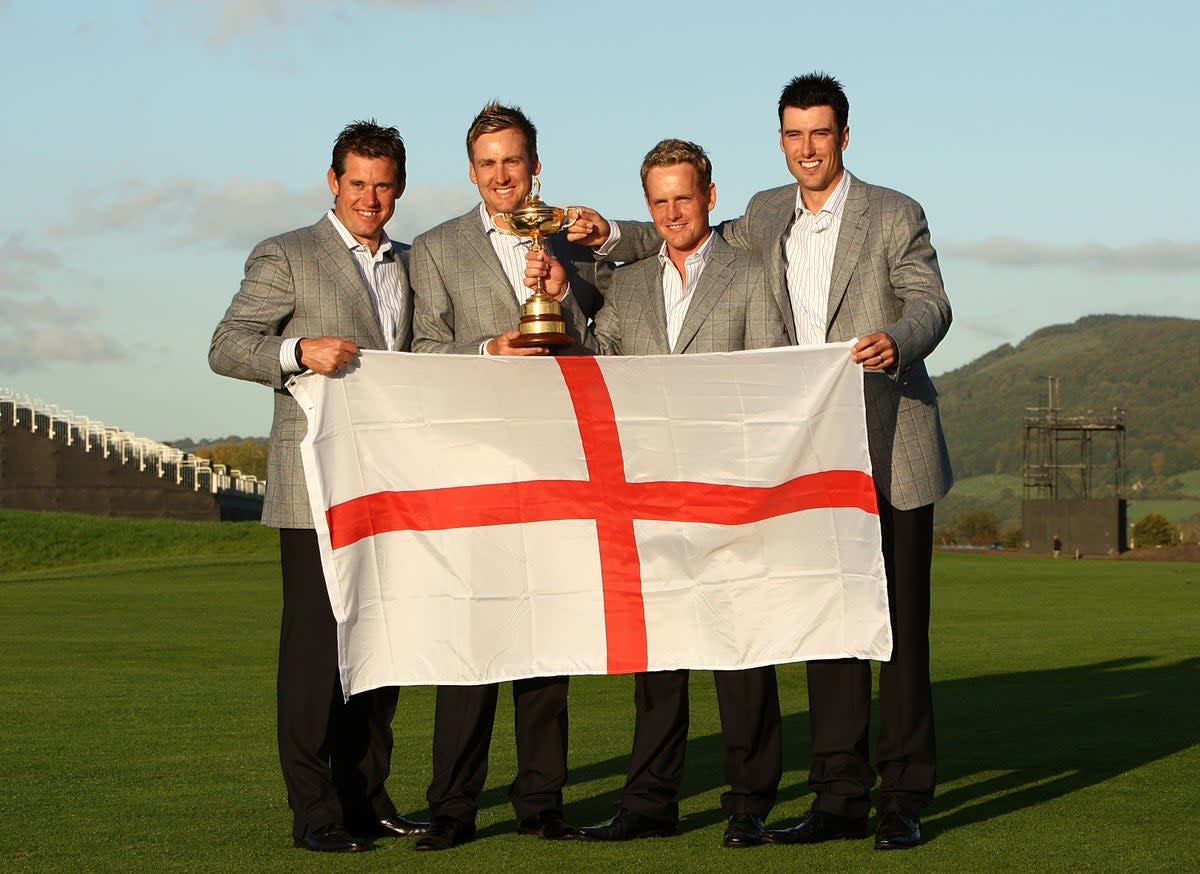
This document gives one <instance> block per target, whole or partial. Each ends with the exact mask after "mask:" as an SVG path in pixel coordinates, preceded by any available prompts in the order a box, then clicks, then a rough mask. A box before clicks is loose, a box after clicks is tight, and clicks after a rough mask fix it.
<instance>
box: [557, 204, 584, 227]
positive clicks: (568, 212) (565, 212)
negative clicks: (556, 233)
mask: <svg viewBox="0 0 1200 874" xmlns="http://www.w3.org/2000/svg"><path fill="white" fill-rule="evenodd" d="M572 212H574V213H575V217H574V218H571V213H572ZM563 215H564V216H566V218H567V220H566V221H565V222H563V224H562V227H561V228H559V230H560V231H565V230H566V229H567V228H569V227H571V225H573V224H575V222H577V221H579V220H580V219H581V218H583V211H582V210H580V208H579V207H577V206H568V207H567V208H566V209H565V210H563Z"/></svg>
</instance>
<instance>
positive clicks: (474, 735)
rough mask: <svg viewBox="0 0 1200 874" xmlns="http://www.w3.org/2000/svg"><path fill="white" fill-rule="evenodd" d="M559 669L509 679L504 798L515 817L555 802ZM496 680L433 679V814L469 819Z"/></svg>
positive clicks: (561, 709) (561, 762) (561, 767)
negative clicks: (508, 780)
mask: <svg viewBox="0 0 1200 874" xmlns="http://www.w3.org/2000/svg"><path fill="white" fill-rule="evenodd" d="M567 685H568V680H567V678H566V677H534V678H531V679H527V680H515V681H513V684H512V696H513V710H514V721H515V726H514V733H515V735H516V744H517V776H516V778H515V779H514V780H513V782H512V784H511V785H510V786H509V790H508V798H509V801H510V802H511V803H512V806H513V810H514V811H515V812H516V815H517V819H518V820H522V819H529V818H531V817H534V816H537V815H538V814H539V813H541V812H542V811H545V810H558V811H561V810H562V803H563V802H562V789H563V786H564V785H565V784H566V782H567ZM499 691H500V686H499V685H498V684H495V683H490V684H488V685H483V686H439V687H438V690H437V708H436V710H435V712H434V724H433V780H432V782H431V783H430V784H429V791H428V792H427V793H426V798H428V800H429V811H430V813H431V814H432V815H433V816H449V817H453V818H454V819H458V820H461V821H463V822H474V821H475V812H476V808H477V805H476V800H477V799H478V798H479V793H480V792H482V791H483V784H484V781H485V780H486V779H487V770H488V748H489V747H490V746H491V743H492V728H493V726H494V725H495V721H496V702H497V700H498V696H499Z"/></svg>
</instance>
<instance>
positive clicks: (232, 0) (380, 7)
mask: <svg viewBox="0 0 1200 874" xmlns="http://www.w3.org/2000/svg"><path fill="white" fill-rule="evenodd" d="M155 5H156V7H158V8H160V9H168V8H177V9H183V10H184V11H186V12H190V13H193V14H197V15H200V16H202V17H203V18H204V21H205V27H206V29H207V30H208V33H209V41H210V42H212V43H214V44H218V45H220V44H223V43H227V42H229V41H230V40H233V39H236V38H237V37H239V36H243V35H245V34H248V33H254V32H256V31H258V30H260V29H267V28H274V29H282V28H284V27H287V26H289V25H295V24H297V23H298V22H302V21H303V20H304V19H309V18H314V17H317V16H319V15H322V14H327V13H329V11H330V9H331V7H330V4H328V3H326V2H324V0H220V2H211V3H206V4H196V3H195V2H194V0H157V2H156V3H155ZM529 6H530V3H528V2H522V0H510V2H509V3H507V4H505V10H506V12H511V11H513V9H521V8H528V7H529ZM495 9H496V5H495V3H493V2H489V0H348V2H343V3H342V4H340V5H339V6H337V7H336V9H335V11H336V13H337V14H338V15H339V16H340V17H342V18H351V17H353V16H354V14H355V13H356V12H358V11H360V10H361V11H362V12H363V13H364V14H376V13H378V12H385V13H386V12H421V11H426V10H428V11H431V12H439V13H444V12H451V11H454V10H463V11H475V12H491V11H495Z"/></svg>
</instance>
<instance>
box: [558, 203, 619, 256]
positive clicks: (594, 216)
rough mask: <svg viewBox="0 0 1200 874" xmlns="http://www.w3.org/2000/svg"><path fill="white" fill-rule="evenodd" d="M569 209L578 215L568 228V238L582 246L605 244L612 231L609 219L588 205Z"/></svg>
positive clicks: (594, 246) (592, 246)
mask: <svg viewBox="0 0 1200 874" xmlns="http://www.w3.org/2000/svg"><path fill="white" fill-rule="evenodd" d="M568 209H569V210H570V211H571V212H572V213H574V214H576V215H577V216H578V217H577V218H576V219H575V223H574V224H573V225H571V227H569V228H567V239H568V240H570V241H571V242H572V243H579V244H580V245H581V246H590V247H591V248H593V249H595V248H596V247H597V246H603V245H604V243H605V242H606V241H607V240H608V235H609V233H610V231H609V227H608V220H607V219H605V218H604V216H602V215H600V213H598V212H596V210H594V209H590V208H588V207H586V206H572V207H568Z"/></svg>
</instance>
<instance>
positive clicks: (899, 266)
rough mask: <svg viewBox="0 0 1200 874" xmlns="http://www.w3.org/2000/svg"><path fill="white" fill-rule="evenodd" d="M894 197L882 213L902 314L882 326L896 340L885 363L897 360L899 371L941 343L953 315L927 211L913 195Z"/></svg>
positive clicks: (894, 287)
mask: <svg viewBox="0 0 1200 874" xmlns="http://www.w3.org/2000/svg"><path fill="white" fill-rule="evenodd" d="M894 196H895V197H896V198H897V201H898V202H897V203H894V204H889V207H890V208H889V209H888V210H887V211H886V212H885V213H884V234H885V243H886V246H887V253H888V267H889V271H890V273H889V278H890V280H891V286H892V293H893V294H894V295H895V296H896V297H897V298H899V300H900V301H901V315H900V318H898V319H896V320H895V321H893V322H892V323H891V324H889V325H884V326H882V327H881V328H880V330H881V331H882V332H883V333H885V334H887V335H888V336H889V337H891V339H892V341H893V343H894V344H895V361H887V356H886V355H885V361H887V363H885V364H884V366H890V365H897V367H896V371H897V372H899V371H901V370H903V369H904V368H905V367H906V366H908V365H909V364H911V363H914V362H917V361H921V360H923V359H924V358H926V357H927V356H928V355H929V354H930V353H931V352H933V350H934V349H935V348H937V345H938V343H940V342H941V341H942V338H943V337H945V336H946V332H947V331H948V330H949V329H950V322H951V318H952V315H951V310H950V300H949V298H948V297H947V296H946V289H945V287H944V286H943V284H942V273H941V270H940V269H939V267H938V260H937V253H936V252H935V251H934V248H933V245H932V244H931V243H930V240H929V225H928V223H927V221H926V219H925V212H924V210H922V209H921V206H920V204H918V203H917V202H916V201H915V200H912V199H911V198H908V197H905V196H903V195H894ZM864 339H866V338H864Z"/></svg>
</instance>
